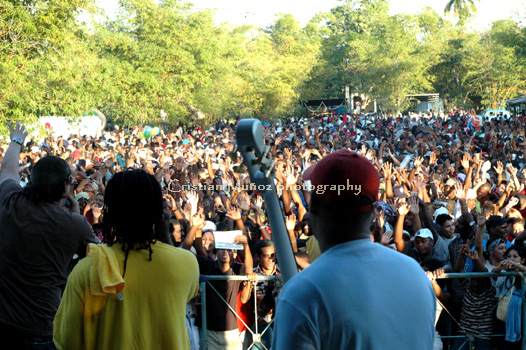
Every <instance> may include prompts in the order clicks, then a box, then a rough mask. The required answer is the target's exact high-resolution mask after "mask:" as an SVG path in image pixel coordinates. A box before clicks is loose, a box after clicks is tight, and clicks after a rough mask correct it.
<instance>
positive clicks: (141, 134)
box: [137, 131, 146, 139]
mask: <svg viewBox="0 0 526 350" xmlns="http://www.w3.org/2000/svg"><path fill="white" fill-rule="evenodd" d="M137 137H138V138H140V139H145V138H146V137H144V133H143V132H142V131H141V132H139V133H137Z"/></svg>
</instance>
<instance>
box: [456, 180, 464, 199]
mask: <svg viewBox="0 0 526 350" xmlns="http://www.w3.org/2000/svg"><path fill="white" fill-rule="evenodd" d="M455 196H456V197H457V198H458V199H459V200H464V199H466V191H464V188H463V187H462V184H461V183H459V182H456V183H455Z"/></svg>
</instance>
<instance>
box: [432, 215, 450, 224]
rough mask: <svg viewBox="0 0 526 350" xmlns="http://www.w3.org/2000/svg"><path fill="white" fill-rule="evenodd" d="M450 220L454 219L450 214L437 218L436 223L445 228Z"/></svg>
mask: <svg viewBox="0 0 526 350" xmlns="http://www.w3.org/2000/svg"><path fill="white" fill-rule="evenodd" d="M448 220H453V217H452V216H451V215H449V214H440V215H438V216H437V218H436V220H435V222H436V223H437V224H439V225H440V226H444V223H445V222H446V221H448Z"/></svg>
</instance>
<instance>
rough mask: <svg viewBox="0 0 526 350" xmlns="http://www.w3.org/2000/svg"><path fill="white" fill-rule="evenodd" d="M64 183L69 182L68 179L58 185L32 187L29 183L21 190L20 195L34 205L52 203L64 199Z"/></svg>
mask: <svg viewBox="0 0 526 350" xmlns="http://www.w3.org/2000/svg"><path fill="white" fill-rule="evenodd" d="M66 181H69V179H66V180H64V181H63V182H61V183H59V184H54V185H40V186H37V185H34V184H32V183H31V181H29V183H28V184H27V185H26V187H24V188H23V189H22V195H23V196H24V197H25V198H27V199H28V200H30V201H31V202H34V203H41V202H44V203H54V202H56V201H59V200H61V199H62V198H64V195H65V193H64V191H65V188H64V182H66Z"/></svg>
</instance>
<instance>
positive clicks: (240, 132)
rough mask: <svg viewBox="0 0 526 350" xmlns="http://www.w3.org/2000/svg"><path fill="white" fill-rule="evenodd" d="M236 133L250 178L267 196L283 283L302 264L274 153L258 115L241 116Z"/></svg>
mask: <svg viewBox="0 0 526 350" xmlns="http://www.w3.org/2000/svg"><path fill="white" fill-rule="evenodd" d="M236 136H237V145H238V149H239V151H240V152H241V154H242V156H243V162H244V164H245V166H246V167H247V170H248V173H249V174H250V180H251V182H253V183H254V184H255V185H256V186H257V190H258V192H260V193H262V194H263V197H264V198H265V207H266V209H267V215H268V217H269V222H270V227H271V228H272V240H273V241H274V246H275V248H276V255H277V258H278V262H279V267H280V270H281V275H282V277H283V283H286V282H287V281H288V280H289V279H291V278H292V277H293V276H294V275H295V274H296V273H298V267H297V265H296V259H295V258H294V254H293V252H292V246H291V243H290V238H289V234H288V231H287V227H286V226H285V221H284V219H283V214H282V212H281V206H280V204H279V201H278V195H277V193H276V186H275V185H274V174H273V171H274V165H275V164H274V161H273V160H272V155H271V154H270V146H268V145H265V142H264V140H263V126H262V125H261V122H260V121H259V120H257V119H243V120H240V121H239V124H238V125H237V130H236Z"/></svg>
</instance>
